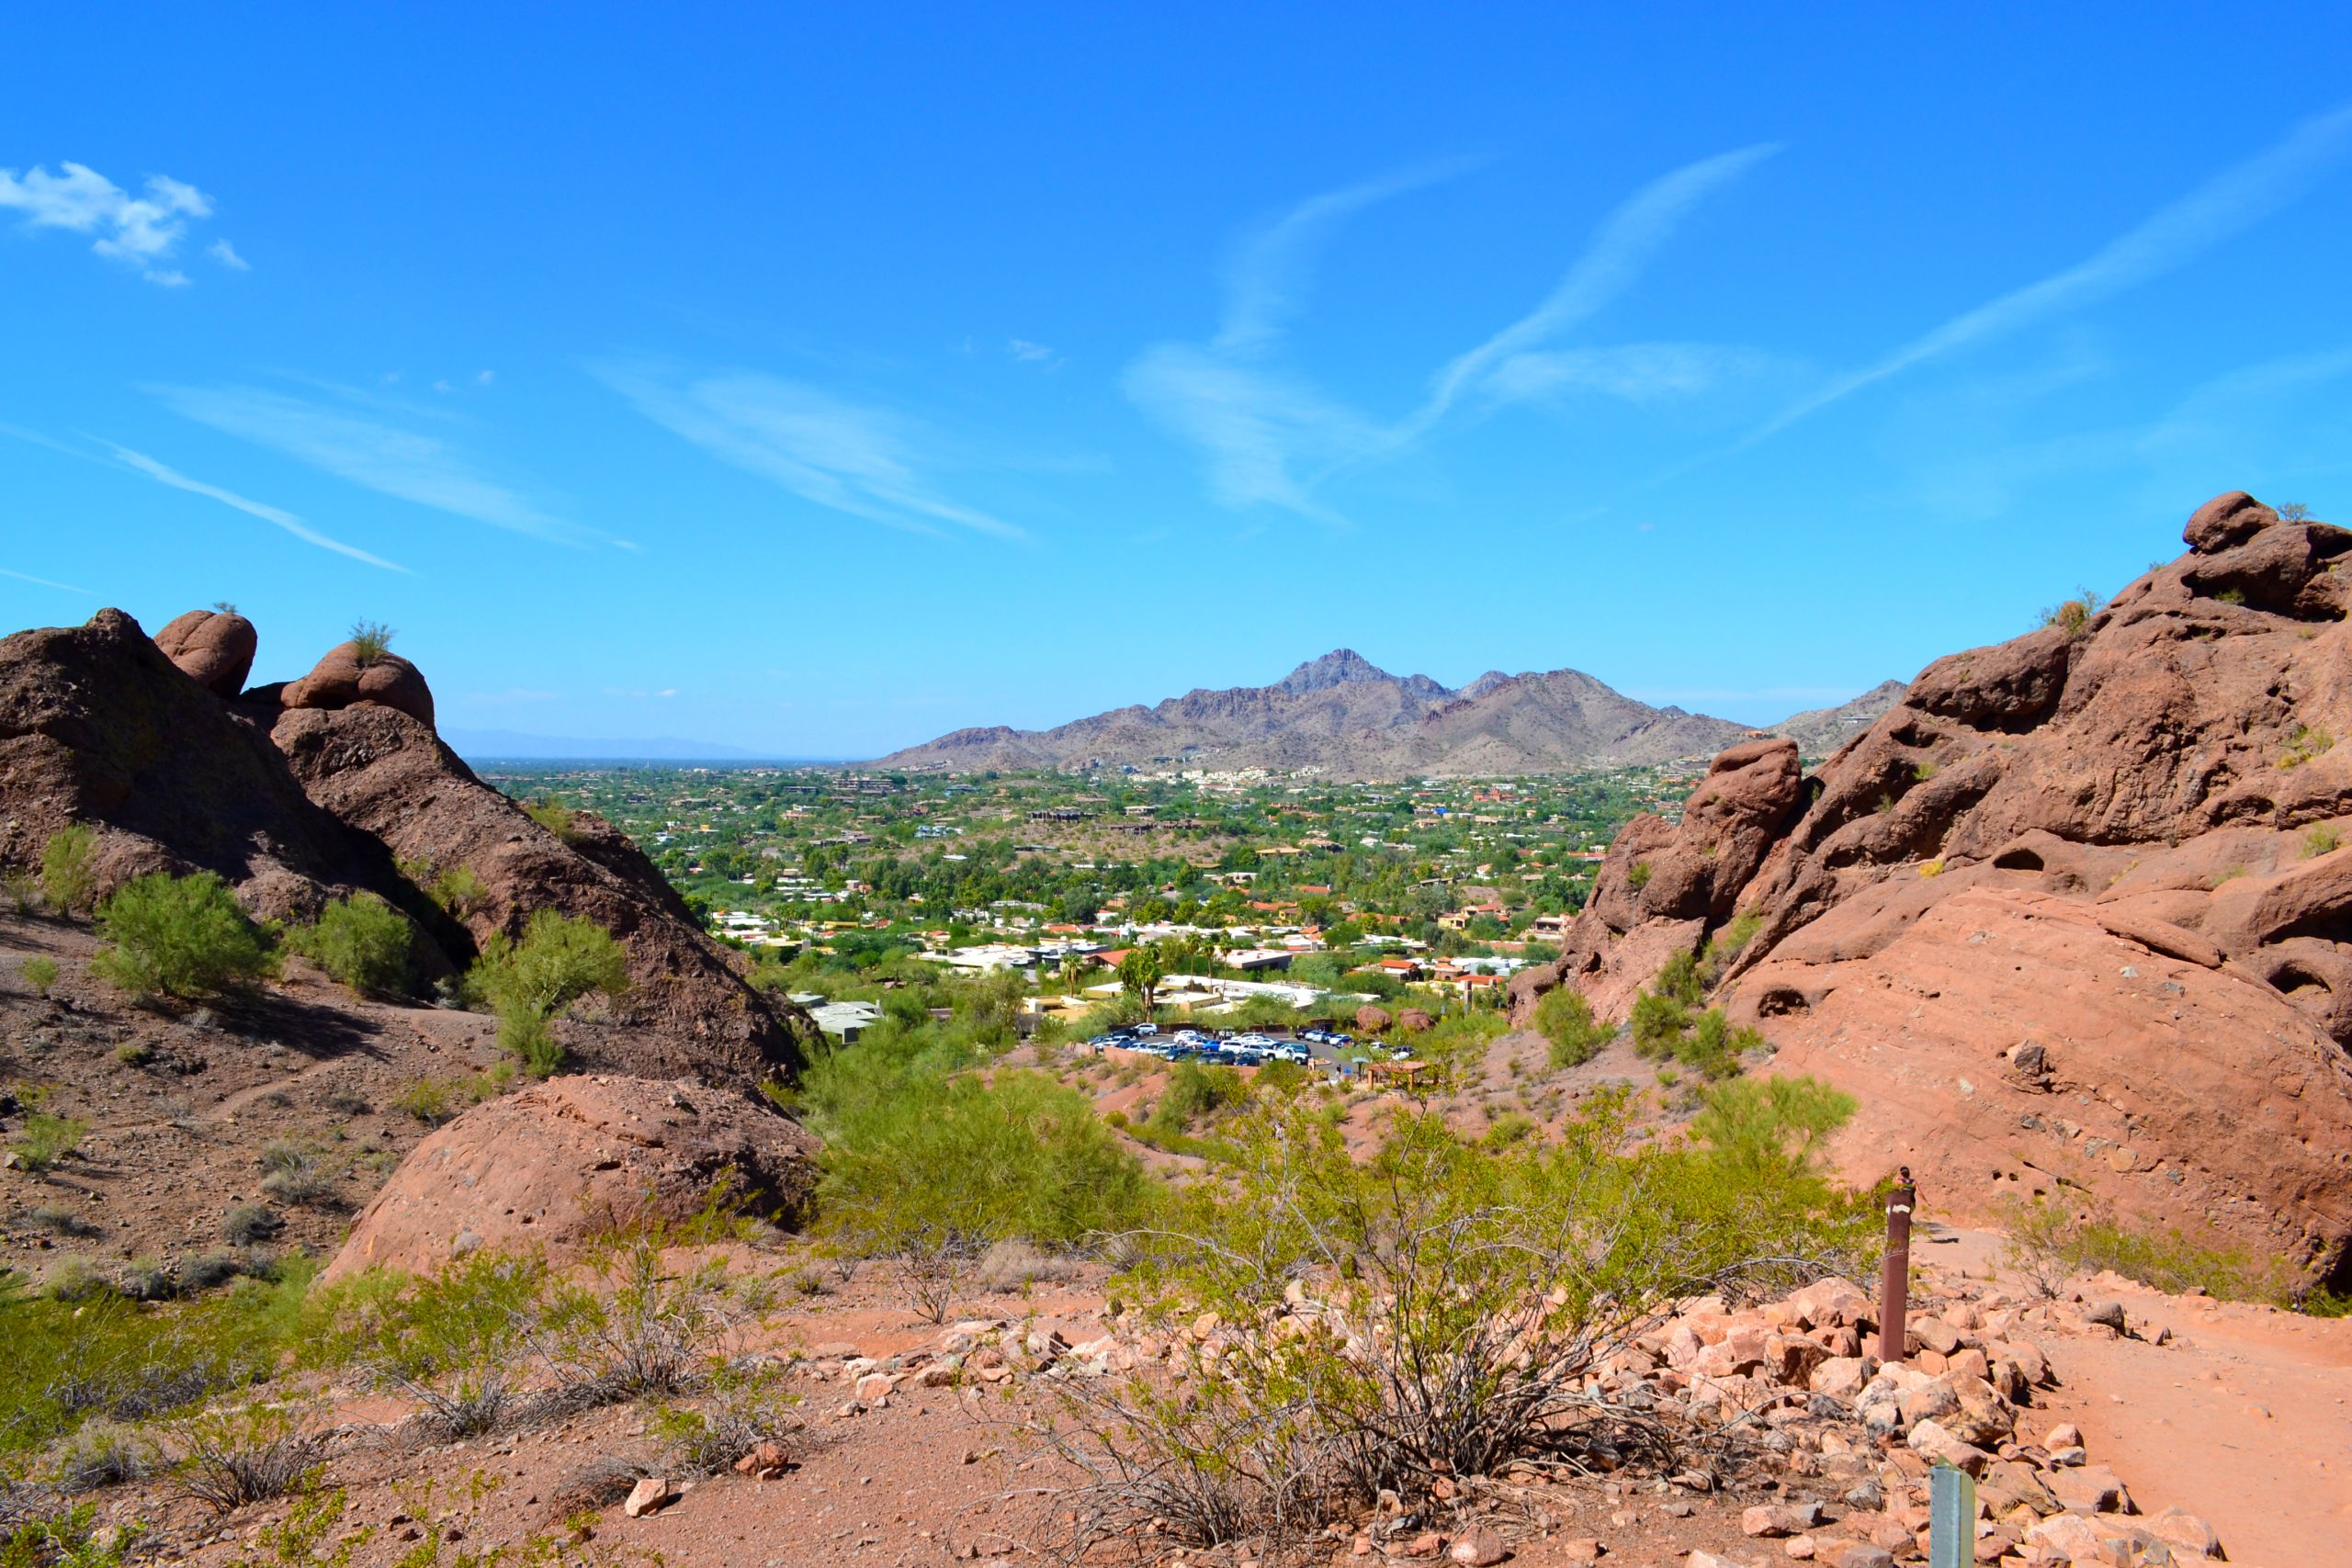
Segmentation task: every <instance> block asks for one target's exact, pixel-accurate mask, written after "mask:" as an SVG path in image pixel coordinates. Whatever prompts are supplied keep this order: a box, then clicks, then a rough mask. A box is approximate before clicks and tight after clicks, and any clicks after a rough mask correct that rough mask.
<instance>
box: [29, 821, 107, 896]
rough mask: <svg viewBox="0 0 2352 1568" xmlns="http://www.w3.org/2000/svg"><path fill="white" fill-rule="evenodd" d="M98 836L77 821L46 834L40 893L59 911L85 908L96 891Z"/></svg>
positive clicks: (42, 857) (42, 851)
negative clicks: (47, 840) (47, 836)
mask: <svg viewBox="0 0 2352 1568" xmlns="http://www.w3.org/2000/svg"><path fill="white" fill-rule="evenodd" d="M97 860H98V840H97V835H96V834H95V833H93V832H92V831H91V830H90V829H89V828H88V827H86V826H85V825H84V824H82V823H79V822H76V823H74V824H73V825H72V826H70V827H65V828H60V829H58V830H57V831H56V832H54V833H51V835H50V836H49V842H48V843H47V844H46V845H44V846H42V849H41V852H40V891H41V897H45V898H47V899H48V900H49V907H50V908H52V909H55V910H56V911H57V912H58V913H59V914H61V915H79V914H85V913H86V912H88V910H89V908H90V905H91V901H92V900H93V899H95V898H96V897H97V891H98V873H97Z"/></svg>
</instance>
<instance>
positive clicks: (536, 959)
mask: <svg viewBox="0 0 2352 1568" xmlns="http://www.w3.org/2000/svg"><path fill="white" fill-rule="evenodd" d="M466 978H467V987H468V989H469V992H470V993H471V994H472V995H473V996H474V997H476V998H479V999H480V1000H481V1001H483V1002H485V1003H487V1004H488V1005H489V1008H490V1010H491V1011H492V1013H494V1014H496V1015H497V1018H498V1043H499V1048H500V1049H501V1050H503V1051H505V1052H507V1053H508V1054H509V1055H513V1056H515V1058H516V1059H517V1060H518V1061H520V1062H522V1063H523V1065H524V1066H526V1068H527V1069H528V1070H529V1071H531V1072H532V1073H533V1074H534V1075H536V1076H537V1077H547V1076H548V1074H549V1073H552V1072H554V1071H555V1069H556V1068H557V1067H558V1066H560V1065H561V1063H562V1060H563V1049H562V1047H561V1045H560V1044H559V1043H557V1042H556V1039H555V1034H554V1030H553V1029H552V1027H551V1024H552V1022H553V1021H554V1019H555V1018H556V1017H557V1015H558V1014H560V1012H561V1011H562V1010H564V1009H565V1008H567V1007H569V1006H571V1004H572V1003H573V1002H575V1001H578V1000H579V999H580V998H582V997H586V996H589V995H592V994H594V993H597V992H602V993H604V994H605V995H607V996H615V997H617V996H620V995H622V994H623V993H624V992H626V991H627V990H628V986H629V978H628V953H627V951H626V950H624V949H623V948H622V946H621V944H620V943H619V942H616V941H614V940H613V936H612V933H611V932H610V931H605V929H604V928H603V927H602V926H599V925H597V924H596V923H595V922H594V921H593V920H589V919H573V918H571V917H570V916H567V915H561V914H559V913H557V912H556V911H555V910H553V909H540V910H538V911H537V912H536V913H534V914H533V915H532V916H531V918H530V920H529V922H528V923H527V924H526V925H525V926H524V928H523V939H522V941H520V942H509V941H508V940H507V938H506V936H505V934H504V933H503V932H501V933H500V934H499V935H497V936H493V937H492V938H491V940H490V942H488V943H487V944H486V945H485V946H484V947H483V949H482V953H481V957H480V958H478V959H476V960H475V961H474V965H473V968H472V969H471V970H470V971H469V972H468V974H467V977H466Z"/></svg>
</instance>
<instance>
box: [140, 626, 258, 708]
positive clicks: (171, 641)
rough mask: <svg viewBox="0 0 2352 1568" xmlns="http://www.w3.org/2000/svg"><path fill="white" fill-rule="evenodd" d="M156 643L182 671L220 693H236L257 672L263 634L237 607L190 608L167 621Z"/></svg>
mask: <svg viewBox="0 0 2352 1568" xmlns="http://www.w3.org/2000/svg"><path fill="white" fill-rule="evenodd" d="M155 646H156V647H157V648H160V649H163V650H164V658H166V659H168V660H171V661H172V662H173V663H174V664H176V665H178V666H179V669H180V673H181V674H183V675H186V676H187V678H188V679H189V680H191V681H193V682H196V683H197V684H198V685H199V686H201V687H203V688H204V689H205V690H206V691H208V692H210V693H211V694H213V695H214V696H216V697H233V696H235V695H236V694H238V693H239V692H242V691H243V690H244V689H245V677H246V676H248V675H250V674H252V673H253V669H254V653H255V652H256V651H258V650H259V649H260V648H261V636H260V634H259V633H257V632H255V631H254V624H253V623H252V622H251V621H249V620H247V619H245V618H244V616H243V615H239V614H237V613H236V612H235V611H234V610H190V611H189V612H188V613H187V615H175V616H174V617H172V619H170V620H169V621H166V622H164V629H163V630H162V631H159V632H157V633H156V634H155Z"/></svg>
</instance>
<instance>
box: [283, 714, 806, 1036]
mask: <svg viewBox="0 0 2352 1568" xmlns="http://www.w3.org/2000/svg"><path fill="white" fill-rule="evenodd" d="M270 735H271V739H272V740H273V741H274V742H275V743H276V745H277V750H279V752H280V753H281V754H282V755H283V756H284V757H285V758H286V760H287V762H288V766H289V767H290V768H291V770H292V772H293V774H294V776H295V778H296V779H298V780H299V781H300V784H301V785H302V787H303V788H304V789H305V790H306V791H307V792H308V793H309V795H310V797H311V800H313V801H314V802H316V803H317V804H318V805H319V806H320V807H322V808H324V809H325V810H326V811H327V812H328V813H329V814H330V815H332V816H333V817H334V818H335V819H336V820H337V821H339V822H344V823H346V824H349V825H350V826H351V827H353V828H356V829H358V830H360V831H361V832H363V833H365V834H367V835H368V837H369V838H370V839H373V840H376V841H378V842H379V843H381V844H383V845H385V846H386V847H387V848H389V849H390V851H391V852H392V853H393V854H394V855H395V856H397V857H398V858H399V859H400V860H401V861H402V862H405V863H409V864H411V865H413V866H429V867H431V868H432V869H433V870H434V872H435V873H439V872H447V871H454V870H456V869H458V867H464V868H465V869H467V870H469V871H471V872H472V873H473V874H474V876H475V877H476V878H477V879H478V880H479V881H480V882H481V886H482V888H483V890H484V891H483V897H481V899H480V900H479V902H478V903H477V904H476V905H475V907H474V908H471V909H470V910H469V911H467V913H466V915H465V925H466V930H467V932H468V935H469V940H470V942H472V943H473V944H475V945H479V944H480V943H481V942H486V941H487V940H489V938H490V936H491V935H492V932H502V931H503V932H504V933H505V934H506V935H507V936H509V937H520V936H521V935H522V934H523V928H524V926H525V924H526V922H527V921H528V920H529V919H530V917H531V914H532V912H533V911H535V910H538V909H558V910H560V911H562V912H563V913H565V914H567V915H571V916H574V917H576V918H581V919H589V920H593V921H594V922H595V923H596V924H597V925H600V926H602V927H604V928H605V930H606V931H611V932H612V933H613V935H614V936H615V937H616V938H617V939H618V940H619V942H620V943H621V945H622V946H623V947H624V948H625V949H627V950H628V959H629V977H630V981H631V984H630V988H629V991H628V995H626V996H624V997H622V998H619V999H617V1000H616V1002H614V1003H613V1004H612V1007H613V1011H614V1015H615V1017H616V1019H617V1020H618V1021H620V1022H622V1023H624V1024H627V1025H629V1026H631V1027H630V1028H629V1029H628V1031H626V1032H624V1034H623V1036H622V1038H624V1039H626V1040H627V1041H628V1042H629V1043H628V1051H627V1055H626V1056H625V1058H622V1059H618V1060H612V1061H609V1062H607V1063H606V1064H605V1065H609V1066H613V1067H614V1068H616V1070H622V1071H627V1072H630V1073H634V1074H638V1075H640V1076H649V1077H678V1076H682V1075H698V1076H709V1075H714V1074H724V1075H728V1076H732V1077H738V1078H740V1079H742V1080H745V1081H748V1080H750V1079H754V1078H758V1077H765V1076H768V1075H770V1074H775V1073H784V1074H789V1073H792V1072H797V1070H798V1069H799V1067H800V1066H801V1065H802V1063H803V1061H804V1060H805V1055H806V1047H807V1045H808V1044H809V1043H810V1041H811V1040H813V1037H814V1031H813V1028H812V1027H811V1026H809V1025H808V1024H807V1022H806V1020H805V1018H804V1016H803V1015H801V1014H800V1013H799V1012H798V1010H797V1009H791V1008H789V1007H783V1008H779V1007H778V1006H776V1005H775V1004H772V1003H771V1002H770V1001H769V1000H768V998H765V997H763V996H762V995H761V994H759V993H758V992H756V991H754V990H753V989H752V987H750V985H748V984H747V983H746V982H745V981H744V980H743V978H742V976H740V975H738V974H737V973H736V972H735V970H734V969H733V968H731V967H730V966H729V964H728V963H727V961H726V959H725V958H724V957H722V956H721V955H720V953H719V951H718V948H717V947H716V946H715V945H713V944H712V943H711V942H710V941H709V940H708V939H707V938H706V937H705V936H704V935H703V934H702V931H701V929H700V925H699V923H698V922H697V921H696V920H695V918H694V916H693V915H692V914H691V913H690V912H689V911H688V910H687V908H686V907H685V903H684V900H683V899H681V898H680V897H678V895H677V893H676V891H675V890H674V889H673V888H672V887H671V886H670V885H669V883H668V882H667V881H665V880H664V879H663V878H662V874H661V872H660V871H659V870H657V869H656V868H655V867H654V865H653V863H652V862H651V861H650V860H648V859H646V858H645V856H644V854H643V853H642V852H640V851H639V850H638V848H637V846H636V845H634V844H632V843H630V842H629V840H628V838H627V837H625V836H624V835H623V834H622V833H621V832H620V831H619V830H618V829H615V828H614V827H613V826H612V825H611V824H609V823H607V822H605V820H604V819H603V818H599V817H596V816H594V814H592V813H588V812H579V813H575V814H574V815H573V817H572V818H571V824H570V827H569V828H568V829H567V831H566V833H565V834H564V835H562V836H559V835H557V834H556V833H554V832H552V831H550V830H549V829H547V828H545V827H543V826H541V825H540V824H539V823H538V822H537V821H535V820H533V819H532V818H531V817H530V816H528V815H527V814H526V813H525V812H524V811H523V810H521V809H520V808H519V807H516V806H515V803H514V802H512V801H510V800H508V799H507V798H506V797H505V796H504V795H501V794H499V793H498V792H497V791H496V790H494V789H492V788H491V787H490V786H489V785H487V784H483V783H482V782H481V780H480V779H478V778H476V777H475V776H474V773H473V770H472V769H470V768H469V767H467V766H466V764H465V763H464V761H461V760H459V758H458V754H457V753H456V752H454V751H452V750H449V749H448V748H447V746H445V745H443V744H442V743H441V741H440V739H438V738H437V737H436V736H435V735H434V733H433V731H432V730H431V729H429V728H426V727H425V726H424V725H423V724H420V723H419V722H417V721H416V720H415V719H414V718H413V717H411V716H409V715H408V714H406V713H403V712H401V711H399V710H397V709H394V708H390V707H379V706H375V705H356V706H352V707H348V708H343V709H339V710H334V711H325V710H320V709H314V708H289V709H288V710H287V711H286V712H285V713H284V714H282V715H281V716H279V717H278V719H277V725H276V727H275V728H273V729H272V730H271V732H270ZM604 1048H607V1047H600V1049H604Z"/></svg>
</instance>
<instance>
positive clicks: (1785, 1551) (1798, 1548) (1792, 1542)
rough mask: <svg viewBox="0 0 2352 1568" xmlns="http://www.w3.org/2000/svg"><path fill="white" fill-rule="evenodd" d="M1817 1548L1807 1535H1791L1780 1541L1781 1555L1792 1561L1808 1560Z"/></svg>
mask: <svg viewBox="0 0 2352 1568" xmlns="http://www.w3.org/2000/svg"><path fill="white" fill-rule="evenodd" d="M1817 1550H1818V1548H1817V1547H1816V1545H1815V1541H1814V1539H1813V1537H1811V1536H1809V1535H1792V1536H1791V1537H1789V1539H1788V1540H1784V1541H1782V1542H1781V1556H1783V1557H1786V1558H1788V1559H1789V1560H1790V1561H1792V1562H1812V1561H1813V1554H1814V1552H1815V1551H1817Z"/></svg>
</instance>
